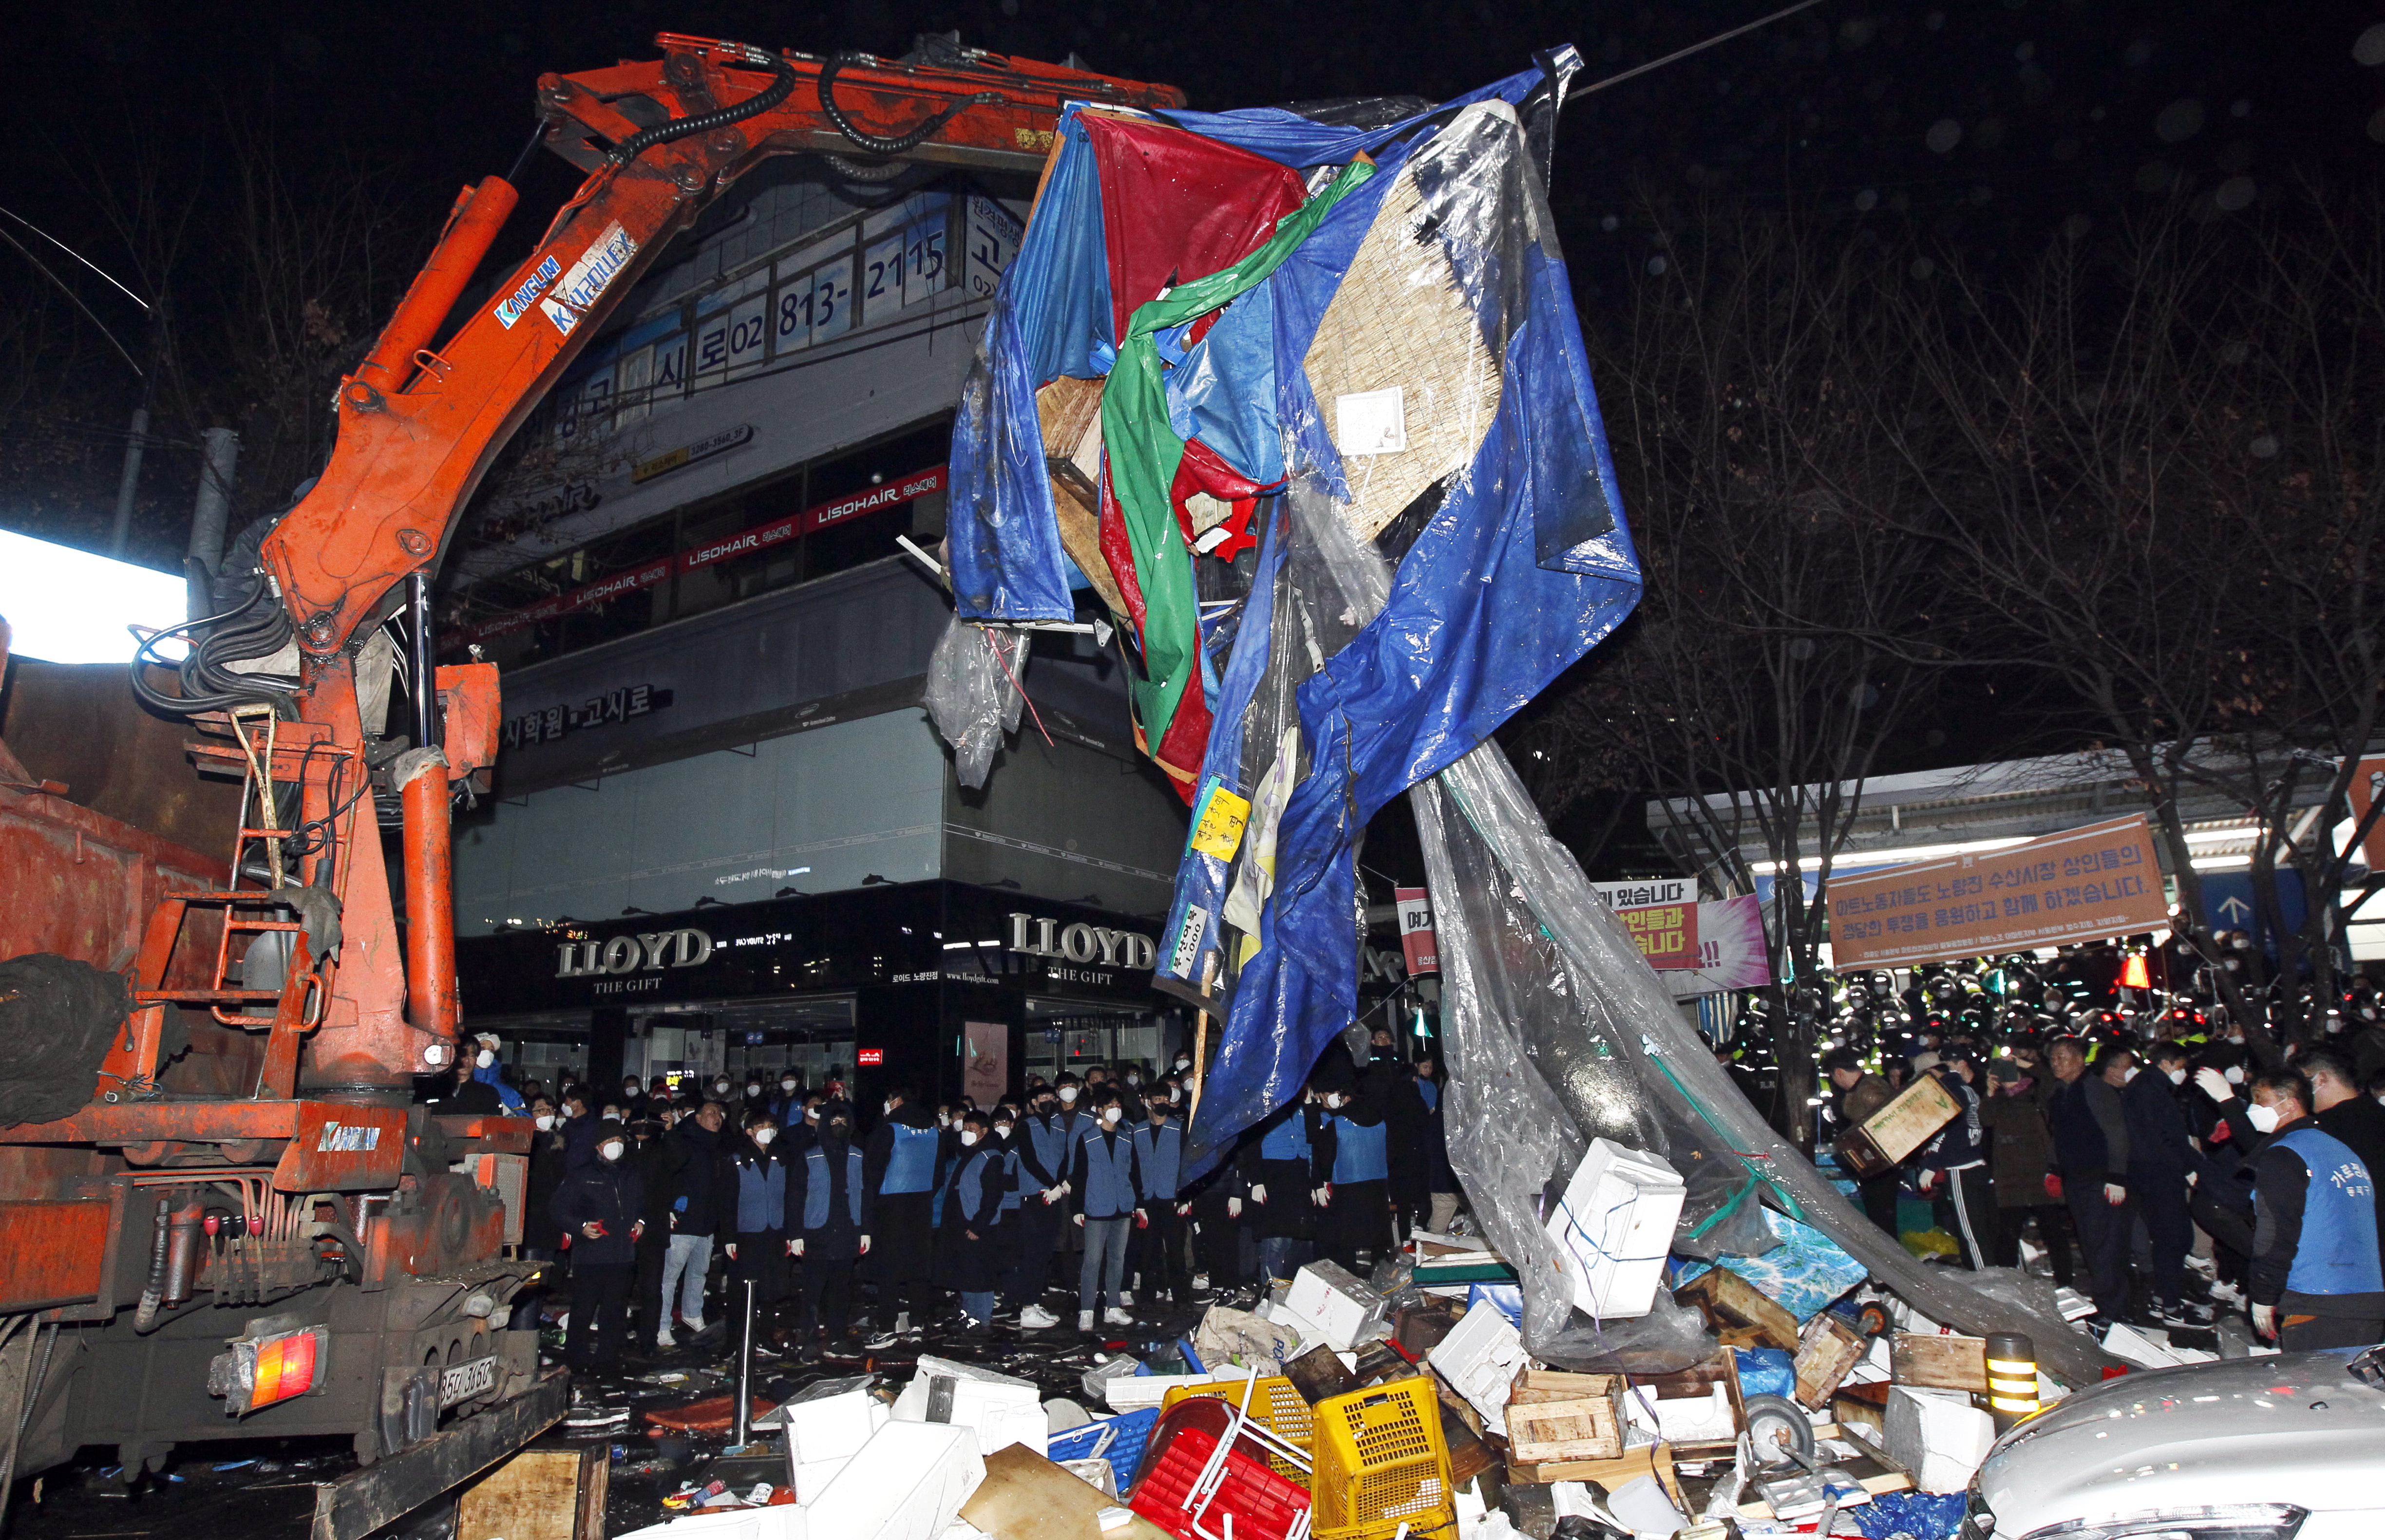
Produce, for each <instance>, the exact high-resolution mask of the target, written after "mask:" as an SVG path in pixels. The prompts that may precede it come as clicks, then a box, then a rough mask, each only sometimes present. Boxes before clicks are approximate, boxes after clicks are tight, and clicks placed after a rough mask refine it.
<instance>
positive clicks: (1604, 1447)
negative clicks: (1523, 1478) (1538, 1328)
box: [1506, 1366, 1623, 1465]
mask: <svg viewBox="0 0 2385 1540" xmlns="http://www.w3.org/2000/svg"><path fill="white" fill-rule="evenodd" d="M1616 1385H1617V1381H1616V1379H1615V1377H1614V1376H1613V1375H1611V1374H1566V1373H1559V1372H1553V1371H1550V1370H1546V1369H1538V1370H1536V1369H1532V1368H1530V1367H1529V1366H1527V1367H1526V1368H1523V1369H1520V1370H1517V1372H1516V1380H1515V1384H1514V1385H1512V1386H1511V1387H1510V1389H1509V1391H1508V1395H1507V1412H1506V1422H1507V1458H1508V1459H1511V1460H1513V1461H1515V1462H1516V1463H1517V1464H1518V1465H1549V1464H1557V1463H1561V1462H1563V1461H1566V1460H1575V1459H1616V1458H1617V1457H1618V1456H1620V1455H1621V1454H1622V1453H1623V1426H1622V1416H1621V1411H1622V1409H1621V1408H1620V1407H1619V1406H1618V1405H1617V1393H1616Z"/></svg>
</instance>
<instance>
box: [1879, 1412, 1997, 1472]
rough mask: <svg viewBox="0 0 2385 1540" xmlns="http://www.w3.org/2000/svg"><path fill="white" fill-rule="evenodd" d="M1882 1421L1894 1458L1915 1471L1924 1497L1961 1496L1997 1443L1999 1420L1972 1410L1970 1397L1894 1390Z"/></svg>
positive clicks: (1890, 1451) (1890, 1454)
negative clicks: (1996, 1422)
mask: <svg viewBox="0 0 2385 1540" xmlns="http://www.w3.org/2000/svg"><path fill="white" fill-rule="evenodd" d="M1882 1421H1883V1422H1884V1423H1885V1426H1884V1428H1883V1429H1882V1433H1883V1434H1884V1435H1885V1437H1886V1439H1887V1443H1888V1453H1889V1457H1890V1458H1891V1459H1894V1460H1896V1461H1897V1462H1898V1463H1900V1464H1902V1465H1903V1466H1904V1468H1905V1469H1906V1470H1908V1471H1911V1472H1913V1484H1915V1485H1916V1486H1918V1487H1919V1488H1921V1490H1922V1491H1924V1492H1938V1493H1945V1492H1960V1491H1962V1490H1963V1489H1964V1488H1965V1487H1967V1486H1968V1485H1970V1484H1971V1477H1972V1476H1973V1475H1974V1474H1975V1473H1976V1472H1978V1471H1979V1461H1981V1460H1983V1459H1987V1458H1988V1447H1989V1446H1990V1445H1992V1444H1993V1443H1994V1442H1995V1441H1996V1425H1995V1422H1994V1420H1993V1419H1992V1418H1991V1417H1989V1416H1988V1414H1987V1413H1986V1412H1984V1411H1981V1410H1979V1409H1978V1408H1977V1407H1974V1406H1973V1405H1971V1397H1970V1393H1969V1392H1967V1391H1962V1390H1924V1389H1921V1388H1919V1387H1918V1386H1915V1385H1891V1386H1890V1387H1889V1392H1888V1415H1887V1416H1886V1417H1885V1418H1884V1419H1883V1420H1882Z"/></svg>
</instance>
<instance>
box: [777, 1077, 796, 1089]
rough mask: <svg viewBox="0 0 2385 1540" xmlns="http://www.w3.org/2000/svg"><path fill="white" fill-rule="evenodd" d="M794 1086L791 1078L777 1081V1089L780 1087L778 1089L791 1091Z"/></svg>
mask: <svg viewBox="0 0 2385 1540" xmlns="http://www.w3.org/2000/svg"><path fill="white" fill-rule="evenodd" d="M794 1088H795V1083H794V1082H793V1080H791V1079H790V1080H781V1081H780V1082H779V1089H780V1090H782V1091H792V1090H793V1089H794Z"/></svg>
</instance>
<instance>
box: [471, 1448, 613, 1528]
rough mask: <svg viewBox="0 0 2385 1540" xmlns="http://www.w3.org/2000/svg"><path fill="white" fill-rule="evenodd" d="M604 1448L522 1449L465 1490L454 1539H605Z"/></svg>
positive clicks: (608, 1473) (607, 1470) (608, 1471)
mask: <svg viewBox="0 0 2385 1540" xmlns="http://www.w3.org/2000/svg"><path fill="white" fill-rule="evenodd" d="M611 1474H612V1466H611V1464H610V1463H609V1461H608V1447H607V1446H606V1445H605V1444H603V1443H596V1444H591V1445H588V1446H586V1447H583V1448H578V1449H524V1450H522V1451H521V1452H520V1453H519V1454H517V1455H515V1456H514V1457H513V1458H512V1459H508V1460H506V1462H505V1463H504V1464H502V1465H499V1466H498V1467H496V1469H494V1470H493V1471H491V1472H489V1473H488V1474H487V1475H484V1476H482V1477H481V1479H480V1480H478V1481H476V1482H474V1483H473V1484H471V1485H469V1486H468V1487H466V1488H465V1489H464V1492H463V1495H462V1496H461V1497H460V1498H458V1500H457V1502H456V1540H604V1536H605V1495H606V1487H607V1485H608V1484H609V1481H608V1478H609V1477H610V1476H611Z"/></svg>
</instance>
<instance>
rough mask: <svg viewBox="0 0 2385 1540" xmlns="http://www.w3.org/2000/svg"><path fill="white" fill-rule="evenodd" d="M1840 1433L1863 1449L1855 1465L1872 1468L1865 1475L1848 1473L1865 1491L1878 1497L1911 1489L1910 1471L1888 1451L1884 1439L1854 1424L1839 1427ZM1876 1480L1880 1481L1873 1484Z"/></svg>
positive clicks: (1843, 1438) (1850, 1442) (1855, 1445)
mask: <svg viewBox="0 0 2385 1540" xmlns="http://www.w3.org/2000/svg"><path fill="white" fill-rule="evenodd" d="M1839 1436H1840V1438H1841V1439H1842V1441H1844V1442H1846V1443H1849V1444H1852V1445H1854V1447H1856V1448H1857V1449H1858V1450H1860V1451H1862V1454H1863V1459H1861V1460H1859V1461H1857V1462H1856V1463H1857V1465H1865V1464H1868V1465H1870V1466H1872V1467H1873V1468H1874V1469H1873V1472H1872V1473H1870V1474H1863V1473H1860V1472H1851V1473H1854V1475H1855V1479H1856V1480H1857V1481H1859V1482H1861V1483H1862V1484H1863V1489H1864V1490H1865V1491H1867V1492H1869V1493H1872V1494H1873V1495H1875V1496H1877V1495H1878V1494H1879V1493H1882V1492H1909V1491H1911V1490H1912V1489H1913V1472H1910V1471H1908V1470H1906V1469H1905V1468H1904V1466H1903V1465H1902V1464H1900V1463H1899V1462H1898V1461H1897V1460H1896V1459H1895V1458H1894V1457H1893V1456H1892V1455H1891V1454H1890V1453H1889V1452H1888V1441H1887V1439H1886V1438H1884V1437H1882V1438H1873V1437H1871V1436H1869V1435H1868V1434H1866V1433H1865V1432H1864V1430H1862V1429H1861V1428H1856V1427H1843V1428H1842V1429H1840V1431H1839ZM1875 1482H1877V1483H1878V1484H1877V1485H1875V1484H1874V1483H1875Z"/></svg>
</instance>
